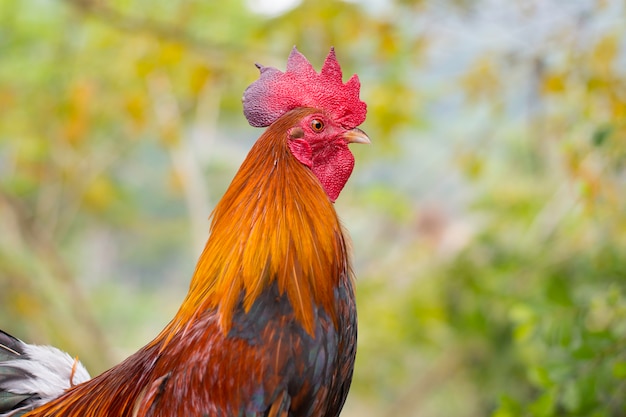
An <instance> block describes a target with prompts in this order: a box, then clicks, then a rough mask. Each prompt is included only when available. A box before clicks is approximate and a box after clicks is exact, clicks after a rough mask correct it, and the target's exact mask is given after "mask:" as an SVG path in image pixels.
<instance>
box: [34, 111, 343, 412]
mask: <svg viewBox="0 0 626 417" xmlns="http://www.w3.org/2000/svg"><path fill="white" fill-rule="evenodd" d="M319 111H320V110H315V109H306V108H299V109H295V110H291V111H290V112H288V113H286V114H285V115H283V116H282V117H281V118H280V119H278V120H277V121H276V122H274V123H273V124H272V125H271V126H270V127H269V128H268V129H267V130H266V131H265V133H264V134H263V135H262V136H261V137H260V138H259V139H258V140H257V142H256V144H255V145H254V146H253V148H252V149H251V151H250V153H249V154H248V156H247V158H246V160H245V161H244V162H243V164H242V166H241V168H240V169H239V171H238V172H237V174H236V176H235V178H234V179H233V181H232V183H231V185H230V187H229V188H228V190H227V191H226V193H225V195H224V196H223V198H222V200H221V201H220V202H219V204H218V205H217V207H216V208H215V210H214V212H213V214H212V222H211V228H210V237H209V239H208V242H207V244H206V247H205V249H204V251H203V252H202V255H201V257H200V259H199V261H198V264H197V267H196V270H195V273H194V275H193V279H192V281H191V285H190V289H189V293H188V295H187V297H186V298H185V300H184V302H183V304H182V306H181V307H180V309H179V311H178V312H177V314H176V316H175V317H174V319H173V320H172V321H171V322H170V323H169V324H168V326H166V328H165V329H164V330H163V331H162V332H161V333H160V334H159V336H157V337H156V338H155V339H154V340H153V341H152V342H150V343H149V344H148V345H146V346H145V347H144V348H142V349H141V350H140V351H139V352H137V353H135V354H134V355H133V356H131V357H129V358H128V359H127V360H125V361H124V362H122V363H121V364H119V365H117V366H115V367H113V368H112V369H110V370H109V371H107V372H105V373H104V374H102V375H100V376H98V377H96V378H94V379H92V380H89V381H87V382H85V383H83V384H80V385H77V386H75V387H72V388H71V389H69V390H68V391H67V392H66V393H65V394H64V395H62V396H61V397H59V398H57V399H56V400H53V401H51V402H49V403H47V404H45V405H44V406H42V407H40V408H37V409H36V410H34V411H32V412H30V413H28V414H26V416H28V417H44V416H45V417H51V416H59V417H60V416H63V417H105V416H107V417H109V416H115V417H117V416H129V417H130V416H132V417H135V416H136V417H143V416H178V415H189V414H185V413H189V410H209V411H203V415H206V416H214V415H216V416H217V415H230V414H231V413H232V414H235V415H236V414H238V413H240V412H241V408H238V407H242V406H243V405H242V404H243V402H244V399H243V398H244V397H243V395H244V394H242V393H241V392H240V390H239V389H240V387H242V386H247V387H249V386H250V380H254V381H259V384H263V383H267V384H269V383H272V382H273V381H263V378H269V377H266V376H264V375H266V374H264V372H265V371H264V369H266V368H263V367H267V366H270V365H268V364H267V363H264V360H265V356H264V355H265V353H264V352H263V351H261V350H259V349H256V348H253V347H250V346H249V345H248V344H247V342H246V341H244V340H242V339H240V338H233V337H228V332H229V330H230V329H231V327H232V325H233V317H234V312H235V311H236V309H237V308H240V307H239V306H241V305H242V306H243V309H244V310H245V311H246V312H247V311H249V310H250V308H251V307H252V306H253V304H254V302H255V300H257V298H258V297H259V296H260V295H261V294H263V292H264V290H267V289H268V288H269V287H270V286H271V285H273V284H274V283H276V285H277V288H278V292H279V293H280V294H286V296H287V297H288V299H289V301H290V303H291V306H292V307H293V316H294V317H295V320H296V321H297V322H299V323H300V324H301V325H302V327H303V328H304V330H305V331H306V332H307V334H309V335H310V336H311V337H314V336H315V335H314V333H315V329H316V325H317V326H318V328H319V323H317V324H316V316H315V314H318V313H317V312H319V311H322V310H323V311H325V312H326V313H327V314H328V316H329V317H330V320H331V321H332V323H331V325H332V324H333V323H334V326H335V327H338V325H337V320H338V316H339V315H343V314H344V312H343V311H337V309H338V308H342V307H341V306H339V307H338V306H337V300H336V293H335V291H336V289H337V288H338V286H341V287H342V288H349V290H348V291H350V292H351V291H352V290H351V288H352V272H351V270H350V262H349V258H348V248H347V242H346V240H345V237H344V235H343V233H342V229H341V225H340V222H339V220H338V218H337V215H336V213H335V210H334V208H333V205H332V203H331V202H330V200H329V198H328V196H327V195H326V193H325V192H324V190H323V188H322V187H321V185H320V183H319V180H318V179H317V177H315V175H313V174H312V172H311V170H310V169H308V168H307V167H305V166H304V165H302V164H301V163H300V162H298V161H297V160H296V159H295V157H294V156H293V155H292V154H291V152H290V151H289V148H288V146H287V139H288V136H287V133H286V132H287V131H288V129H289V128H291V127H293V126H294V125H295V124H296V123H297V121H298V120H300V119H301V118H302V117H305V116H306V115H309V114H312V113H314V112H319ZM285 320H288V319H287V318H285ZM317 320H319V316H318V318H317ZM288 323H289V322H288V321H285V326H284V327H288V326H289V324H288ZM277 331H282V330H281V329H280V327H278V328H270V327H267V328H266V329H264V330H263V331H262V333H263V334H262V335H261V336H260V337H261V338H263V340H265V339H267V340H269V339H271V338H273V337H275V333H276V332H277ZM294 340H295V342H294V343H300V341H299V340H300V339H294ZM340 343H344V342H343V341H340ZM345 343H347V341H346V342H345ZM287 348H288V347H286V346H283V345H281V343H278V345H277V346H275V347H273V349H276V352H275V357H276V358H279V359H281V360H283V359H282V358H287V359H285V360H288V358H289V355H288V354H283V353H282V352H281V351H280V349H287ZM292 348H294V349H297V348H298V347H297V346H295V347H292ZM277 360H278V359H277ZM279 365H280V366H283V365H284V364H279V363H278V362H277V363H276V365H273V364H272V365H271V366H273V367H275V368H276V370H277V371H278V369H279ZM349 374H350V375H351V371H350V373H349ZM170 376H171V381H170ZM279 383H280V382H279V381H277V382H276V384H279ZM208 391H210V392H208ZM331 394H332V393H330V392H328V393H325V394H324V395H328V396H331ZM247 395H252V393H251V392H249V393H248V394H247ZM303 398H304V397H303ZM329 398H330V397H329ZM281 401H282V400H281V398H278V399H276V402H275V403H273V406H272V409H271V410H270V414H272V413H274V414H275V413H276V412H277V410H282V408H281ZM291 401H292V405H294V404H295V405H297V402H298V401H304V399H298V397H297V396H296V397H294V398H293V399H292V400H291ZM325 401H326V400H325ZM329 401H330V400H329ZM316 404H317V403H316ZM341 404H342V401H341V402H340V405H341ZM157 405H160V406H157ZM316 407H320V408H319V409H320V410H323V409H324V408H323V407H325V406H324V403H323V402H320V403H319V404H318V405H316ZM211 410H213V411H211ZM224 410H230V411H227V412H226V414H224ZM272 410H274V411H272ZM322 412H323V411H320V412H319V413H320V414H319V415H321V413H322ZM281 415H283V414H281ZM315 415H318V414H315Z"/></svg>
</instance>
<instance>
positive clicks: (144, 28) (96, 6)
mask: <svg viewBox="0 0 626 417" xmlns="http://www.w3.org/2000/svg"><path fill="white" fill-rule="evenodd" d="M64 1H65V3H67V4H69V5H70V6H71V7H72V8H73V9H75V10H76V11H78V12H79V13H80V14H82V15H85V16H91V17H93V18H96V19H98V20H101V21H102V22H104V23H106V24H107V25H110V26H112V27H115V28H116V29H119V30H122V31H125V32H130V33H144V34H150V35H153V36H156V37H157V38H160V39H163V40H167V41H172V42H178V43H182V44H184V45H186V46H187V47H189V48H190V49H192V50H195V51H197V52H200V53H202V54H203V55H207V56H209V57H210V58H211V59H213V60H215V62H221V61H222V60H223V58H224V55H225V54H226V51H228V54H232V52H233V49H234V47H233V45H231V44H228V45H225V44H224V45H222V44H219V43H217V42H211V41H208V40H206V39H201V38H199V37H197V36H194V35H192V34H191V33H189V32H188V31H185V30H184V29H183V28H180V27H177V26H174V25H169V24H164V23H161V22H156V21H152V20H148V19H142V18H138V17H135V16H130V15H125V14H123V13H120V12H119V11H117V10H115V9H114V8H112V7H111V6H109V5H108V4H107V3H106V1H104V0H64Z"/></svg>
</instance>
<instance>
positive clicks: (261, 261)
mask: <svg viewBox="0 0 626 417" xmlns="http://www.w3.org/2000/svg"><path fill="white" fill-rule="evenodd" d="M306 114H307V110H306V109H298V110H293V111H291V112H289V113H288V114H286V115H285V116H283V117H282V118H281V119H279V120H277V121H276V122H275V123H274V124H272V125H271V126H270V127H269V128H268V129H267V131H266V132H265V133H264V134H263V135H262V136H261V137H260V138H259V140H258V141H257V143H256V144H255V145H254V147H253V148H252V149H251V151H250V153H249V154H248V157H247V158H246V160H245V161H244V162H243V164H242V166H241V168H240V169H239V172H238V173H237V175H236V176H235V178H234V179H233V182H232V183H231V185H230V187H229V188H228V190H227V191H226V193H225V195H224V197H223V198H222V200H221V201H220V202H219V204H218V205H217V207H216V208H215V210H214V212H213V215H212V223H211V234H210V237H209V240H208V242H207V244H206V246H205V249H204V251H203V253H202V255H201V257H200V260H199V261H198V265H197V267H196V271H195V273H194V276H193V279H192V282H191V286H190V290H189V293H188V295H187V298H186V299H185V301H184V303H183V305H182V306H181V308H180V310H179V312H178V313H177V315H176V318H175V319H174V320H173V322H172V323H171V324H170V327H171V326H175V327H176V328H182V327H184V325H185V323H188V322H190V321H191V320H193V318H194V317H195V316H196V315H197V314H200V313H201V312H203V311H206V310H210V309H216V310H217V312H218V315H219V322H220V325H221V327H222V330H223V331H224V332H227V331H228V330H229V329H230V326H231V321H232V317H233V313H234V310H235V308H236V307H237V306H238V305H239V304H240V303H241V302H242V301H243V308H244V309H245V310H246V311H248V310H249V309H250V307H251V306H252V304H253V303H254V301H255V300H256V299H257V297H258V296H259V295H260V294H261V293H262V291H264V290H265V289H266V288H267V287H268V286H269V285H270V284H272V283H273V282H274V281H276V282H277V285H278V289H279V291H280V292H281V294H282V293H285V292H286V293H287V296H288V298H289V300H290V302H291V304H292V306H293V309H294V313H295V316H296V318H297V320H299V321H300V322H301V324H302V325H303V327H304V328H305V329H306V330H307V331H308V332H309V333H312V332H313V328H314V305H315V306H320V307H322V308H324V309H325V310H326V312H327V313H328V314H330V315H331V317H333V319H334V320H335V319H336V312H335V300H334V290H335V288H336V287H337V285H338V284H339V281H340V280H341V279H348V278H347V277H348V275H349V265H348V254H347V249H346V243H345V240H344V237H343V234H342V231H341V225H340V223H339V220H338V218H337V215H336V213H335V210H334V207H333V205H332V203H331V202H330V200H329V199H328V196H327V195H326V194H325V192H324V190H323V188H322V187H321V185H320V183H319V181H318V180H317V178H316V177H315V176H314V175H313V174H312V173H311V171H310V170H309V169H308V168H307V167H305V166H303V165H302V164H301V163H300V162H298V161H297V160H296V159H295V158H294V157H293V155H292V154H291V152H290V151H289V149H288V146H287V143H286V140H287V130H288V129H289V128H291V127H293V126H294V125H295V123H296V122H297V120H299V119H300V118H301V117H302V116H304V115H306ZM170 330H172V329H170Z"/></svg>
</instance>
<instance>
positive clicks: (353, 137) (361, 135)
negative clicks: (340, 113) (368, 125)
mask: <svg viewBox="0 0 626 417" xmlns="http://www.w3.org/2000/svg"><path fill="white" fill-rule="evenodd" d="M343 137H344V138H346V142H348V143H363V144H366V145H369V144H370V143H372V142H371V141H370V138H369V136H367V134H366V133H365V132H364V131H362V130H361V129H359V128H358V127H355V128H354V129H351V130H348V131H347V132H346V133H344V134H343Z"/></svg>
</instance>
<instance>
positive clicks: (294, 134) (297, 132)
mask: <svg viewBox="0 0 626 417" xmlns="http://www.w3.org/2000/svg"><path fill="white" fill-rule="evenodd" d="M289 137H290V138H291V139H299V138H303V137H304V130H302V128H301V127H294V128H293V129H291V132H289Z"/></svg>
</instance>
